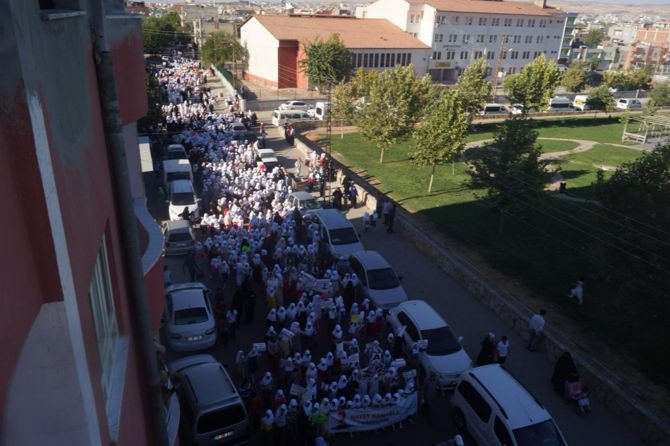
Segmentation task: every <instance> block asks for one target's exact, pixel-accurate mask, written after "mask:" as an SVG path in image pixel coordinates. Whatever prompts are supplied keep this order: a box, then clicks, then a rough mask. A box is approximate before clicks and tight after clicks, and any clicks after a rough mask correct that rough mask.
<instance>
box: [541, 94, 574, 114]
mask: <svg viewBox="0 0 670 446" xmlns="http://www.w3.org/2000/svg"><path fill="white" fill-rule="evenodd" d="M571 111H573V110H572V101H571V100H570V98H567V97H565V96H554V97H553V98H551V99H550V100H549V106H548V107H547V112H549V113H562V112H571Z"/></svg>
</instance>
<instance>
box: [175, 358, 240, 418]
mask: <svg viewBox="0 0 670 446" xmlns="http://www.w3.org/2000/svg"><path fill="white" fill-rule="evenodd" d="M182 373H183V374H184V376H185V377H186V378H188V380H189V381H190V383H191V386H192V388H193V393H194V394H195V395H194V396H195V397H196V399H197V405H198V407H200V408H201V409H206V408H209V407H211V406H213V405H215V404H221V403H224V402H225V401H226V400H229V399H238V395H237V389H235V386H234V385H233V383H232V382H231V380H230V377H229V376H228V373H226V371H225V369H224V368H223V366H222V365H221V364H220V363H219V362H211V363H201V364H198V365H196V366H194V367H189V368H187V369H185V370H184V371H183V372H182Z"/></svg>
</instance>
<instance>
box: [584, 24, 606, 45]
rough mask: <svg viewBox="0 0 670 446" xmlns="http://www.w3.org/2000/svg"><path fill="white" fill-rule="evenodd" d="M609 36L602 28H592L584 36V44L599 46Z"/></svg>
mask: <svg viewBox="0 0 670 446" xmlns="http://www.w3.org/2000/svg"><path fill="white" fill-rule="evenodd" d="M606 38H607V33H605V30H604V29H602V28H591V29H590V30H589V32H588V33H586V36H585V37H584V44H585V45H586V46H588V47H589V48H595V47H597V46H598V45H599V44H600V42H602V41H603V40H605V39H606Z"/></svg>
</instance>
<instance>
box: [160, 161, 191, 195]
mask: <svg viewBox="0 0 670 446" xmlns="http://www.w3.org/2000/svg"><path fill="white" fill-rule="evenodd" d="M174 180H189V181H191V182H193V168H192V167H191V163H190V162H189V161H188V160H187V159H172V160H165V161H163V184H164V185H165V187H166V188H167V187H168V186H169V184H170V182H172V181H174Z"/></svg>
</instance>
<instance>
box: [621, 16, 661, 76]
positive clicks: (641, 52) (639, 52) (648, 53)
mask: <svg viewBox="0 0 670 446" xmlns="http://www.w3.org/2000/svg"><path fill="white" fill-rule="evenodd" d="M649 64H651V65H653V66H654V72H655V74H668V73H670V22H659V23H656V24H654V25H652V26H650V27H646V26H645V27H640V28H638V30H637V32H636V33H635V42H634V43H633V45H631V47H630V50H629V51H628V54H627V56H626V60H625V62H624V69H630V68H643V67H645V66H647V65H649Z"/></svg>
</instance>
